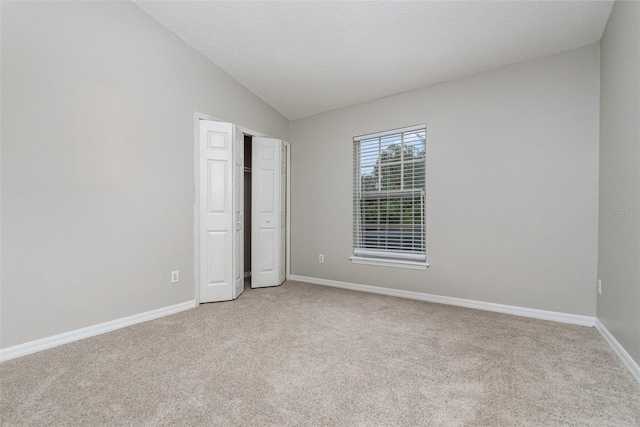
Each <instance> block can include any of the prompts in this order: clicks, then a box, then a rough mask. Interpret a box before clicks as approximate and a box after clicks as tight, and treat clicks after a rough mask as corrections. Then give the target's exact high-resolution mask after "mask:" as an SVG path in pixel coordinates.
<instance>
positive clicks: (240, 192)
mask: <svg viewBox="0 0 640 427" xmlns="http://www.w3.org/2000/svg"><path fill="white" fill-rule="evenodd" d="M233 134H234V138H233V141H234V144H233V145H234V147H233V211H234V222H235V229H234V230H233V246H234V247H233V255H234V256H233V258H234V260H233V269H234V277H233V280H234V284H235V285H234V290H233V298H234V299H235V298H238V297H239V296H240V294H241V293H242V292H243V291H244V133H242V132H241V131H240V129H238V127H237V126H234V129H233Z"/></svg>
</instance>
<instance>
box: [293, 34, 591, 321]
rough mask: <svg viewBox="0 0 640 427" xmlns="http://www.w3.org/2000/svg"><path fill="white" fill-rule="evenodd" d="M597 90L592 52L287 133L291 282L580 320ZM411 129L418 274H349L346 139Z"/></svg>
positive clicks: (384, 102)
mask: <svg viewBox="0 0 640 427" xmlns="http://www.w3.org/2000/svg"><path fill="white" fill-rule="evenodd" d="M598 79H599V46H598V45H597V44H594V45H590V46H586V47H582V48H579V49H575V50H572V51H568V52H565V53H561V54H558V55H554V56H548V57H544V58H541V59H537V60H533V61H528V62H524V63H520V64H516V65H513V66H509V67H505V68H500V69H497V70H493V71H488V72H485V73H481V74H477V75H474V76H470V77H467V78H463V79H460V80H457V81H452V82H447V83H442V84H438V85H435V86H431V87H428V88H425V89H422V90H416V91H411V92H407V93H403V94H399V95H395V96H391V97H388V98H384V99H380V100H377V101H373V102H369V103H365V104H359V105H355V106H352V107H347V108H343V109H340V110H335V111H331V112H328V113H324V114H320V115H316V116H313V117H310V118H306V119H301V120H296V121H294V122H292V125H291V142H292V145H293V149H292V155H293V156H292V157H293V158H292V169H293V170H292V185H293V190H292V203H293V207H292V210H293V211H292V238H293V241H292V246H293V248H292V249H293V250H292V256H293V259H292V268H293V271H292V272H293V274H297V275H303V276H311V277H317V278H323V279H332V280H339V281H345V282H352V283H361V284H367V285H374V286H384V287H390V288H396V289H403V290H409V291H417V292H426V293H433V294H438V295H447V296H453V297H461V298H470V299H474V300H480V301H490V302H493V303H501V304H511V305H516V306H523V307H531V308H537V309H544V310H554V311H560V312H566V313H573V314H580V315H589V316H594V315H595V312H596V292H595V289H596V287H595V282H596V262H597V227H598V115H599V109H598V103H599V86H598ZM419 123H426V124H427V258H428V261H429V262H430V264H431V266H430V267H429V268H428V269H427V271H414V270H405V269H398V268H391V267H378V266H368V265H355V264H352V263H351V261H350V260H349V256H350V255H351V253H352V243H351V235H352V223H351V222H352V170H353V165H352V158H353V156H352V137H353V136H356V135H362V134H367V133H372V132H375V131H381V130H386V129H393V128H398V127H402V126H407V125H414V124H419ZM319 253H324V254H325V263H324V264H320V263H318V254H319Z"/></svg>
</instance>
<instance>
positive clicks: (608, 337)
mask: <svg viewBox="0 0 640 427" xmlns="http://www.w3.org/2000/svg"><path fill="white" fill-rule="evenodd" d="M596 329H597V330H598V332H600V335H602V337H603V338H604V340H605V341H606V342H607V344H609V347H611V348H612V349H613V351H614V353H615V354H616V355H617V356H618V358H620V360H621V361H622V363H623V364H624V366H626V367H627V369H628V370H629V372H631V375H633V377H634V378H635V379H636V381H638V382H639V383H640V366H638V364H637V363H636V362H635V361H634V360H633V358H632V357H631V356H629V353H627V351H626V350H625V349H624V347H622V345H620V343H619V342H618V340H617V339H615V337H614V336H613V335H612V334H611V332H609V330H608V329H607V328H606V327H605V326H604V325H603V324H602V322H600V319H598V318H596Z"/></svg>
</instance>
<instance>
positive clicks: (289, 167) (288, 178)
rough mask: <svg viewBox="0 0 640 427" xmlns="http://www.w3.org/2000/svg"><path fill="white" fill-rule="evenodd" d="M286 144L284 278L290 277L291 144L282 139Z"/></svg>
mask: <svg viewBox="0 0 640 427" xmlns="http://www.w3.org/2000/svg"><path fill="white" fill-rule="evenodd" d="M282 143H283V144H284V145H286V146H287V208H286V209H287V225H286V227H287V228H286V234H287V238H286V248H285V252H286V255H285V263H286V264H287V265H286V267H285V276H284V277H285V279H289V277H291V144H290V143H288V142H286V141H282Z"/></svg>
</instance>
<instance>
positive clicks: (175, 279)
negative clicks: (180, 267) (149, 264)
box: [171, 271, 180, 283]
mask: <svg viewBox="0 0 640 427" xmlns="http://www.w3.org/2000/svg"><path fill="white" fill-rule="evenodd" d="M179 281H180V272H179V271H172V272H171V283H178V282H179Z"/></svg>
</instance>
